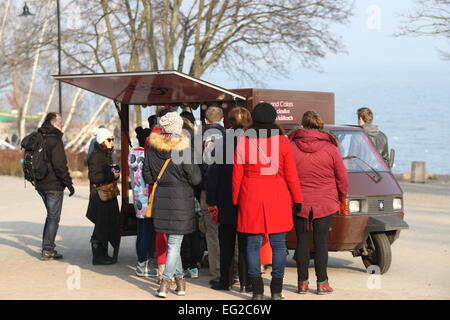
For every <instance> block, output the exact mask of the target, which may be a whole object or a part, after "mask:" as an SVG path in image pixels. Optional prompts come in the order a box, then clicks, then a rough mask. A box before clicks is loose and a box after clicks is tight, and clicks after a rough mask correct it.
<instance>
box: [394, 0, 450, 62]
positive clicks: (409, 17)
mask: <svg viewBox="0 0 450 320" xmlns="http://www.w3.org/2000/svg"><path fill="white" fill-rule="evenodd" d="M402 17H403V20H402V21H401V26H400V30H399V31H398V32H397V33H396V34H395V35H396V36H414V37H421V36H433V37H444V38H445V39H446V40H447V42H449V41H450V1H449V0H416V8H415V10H414V11H413V12H411V13H408V14H403V15H402ZM438 50H439V51H440V53H441V55H442V58H443V59H445V60H450V51H449V50H448V49H447V50H445V49H438Z"/></svg>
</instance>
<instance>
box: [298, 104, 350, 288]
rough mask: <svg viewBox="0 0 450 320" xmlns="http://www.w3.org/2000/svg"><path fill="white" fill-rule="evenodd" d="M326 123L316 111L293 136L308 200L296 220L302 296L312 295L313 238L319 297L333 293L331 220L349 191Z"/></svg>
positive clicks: (334, 142)
mask: <svg viewBox="0 0 450 320" xmlns="http://www.w3.org/2000/svg"><path fill="white" fill-rule="evenodd" d="M323 125H324V123H323V121H322V119H321V118H320V116H319V115H318V114H317V113H316V112H314V111H307V112H305V114H304V115H303V119H302V129H299V130H297V131H296V132H295V133H294V134H293V135H292V136H291V140H292V141H291V146H292V152H293V154H294V158H295V161H296V163H297V172H298V176H299V179H300V181H301V187H302V192H303V197H304V202H303V208H302V210H301V212H300V213H299V214H298V215H296V217H294V224H295V230H296V233H297V250H296V260H297V273H298V293H306V292H307V291H308V289H309V288H308V284H309V283H308V264H309V257H310V252H309V251H310V247H311V237H312V238H313V239H314V248H315V257H314V267H315V270H316V276H317V293H318V294H324V293H328V292H332V291H333V289H332V288H331V287H330V286H329V284H328V276H327V265H328V232H329V229H330V225H331V217H332V215H334V214H335V213H337V212H338V211H339V204H340V202H344V201H345V198H346V195H347V189H348V182H347V169H346V168H345V165H344V162H343V161H342V157H341V155H340V153H339V150H338V148H337V144H338V143H337V139H336V138H335V137H334V136H332V135H331V134H329V133H327V132H325V131H323V130H322V129H323Z"/></svg>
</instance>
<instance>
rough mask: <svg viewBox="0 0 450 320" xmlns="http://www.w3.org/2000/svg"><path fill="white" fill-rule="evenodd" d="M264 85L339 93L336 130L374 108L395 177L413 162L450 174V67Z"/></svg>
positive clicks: (334, 73)
mask: <svg viewBox="0 0 450 320" xmlns="http://www.w3.org/2000/svg"><path fill="white" fill-rule="evenodd" d="M442 65H444V66H448V67H447V68H445V67H442ZM206 80H208V81H212V82H213V83H215V84H217V85H222V86H223V87H225V88H235V87H237V86H238V84H237V83H236V81H234V80H233V79H229V78H226V77H225V76H223V75H222V76H217V75H209V77H208V78H207V79H206ZM262 80H263V81H264V84H263V85H255V86H253V87H264V88H268V89H286V90H305V91H326V92H334V94H335V123H336V124H357V117H356V110H357V109H358V108H360V107H364V106H367V107H369V108H371V109H372V111H373V113H374V122H373V123H374V124H375V125H378V126H379V128H380V130H382V131H383V132H384V133H385V134H386V135H387V137H388V141H389V148H390V149H394V150H395V153H396V155H395V165H394V168H393V172H394V173H404V172H408V171H411V164H412V162H413V161H424V162H425V164H426V170H427V172H428V173H434V174H450V61H449V62H448V64H442V63H440V64H438V65H436V66H433V65H429V66H424V65H420V66H415V65H414V64H409V65H408V64H405V65H403V66H397V65H392V64H390V65H380V66H376V67H375V66H372V67H367V65H361V67H358V66H356V67H355V66H352V67H343V66H342V67H339V66H337V67H327V68H326V70H322V71H320V72H319V71H317V70H310V69H302V70H294V71H291V72H290V73H289V75H286V76H284V75H283V76H276V77H271V76H266V77H265V78H263V79H262ZM239 86H241V87H242V86H244V87H252V84H251V83H250V84H248V83H247V84H239Z"/></svg>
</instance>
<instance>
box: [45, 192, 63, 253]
mask: <svg viewBox="0 0 450 320" xmlns="http://www.w3.org/2000/svg"><path fill="white" fill-rule="evenodd" d="M39 195H40V196H41V197H42V200H44V204H45V208H46V209H47V219H46V220H45V225H44V232H43V233H44V234H43V236H42V250H45V251H53V250H55V247H56V245H55V238H56V233H57V232H58V227H59V220H60V219H61V210H62V203H63V198H64V191H39Z"/></svg>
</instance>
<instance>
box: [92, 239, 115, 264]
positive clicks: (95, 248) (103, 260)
mask: <svg viewBox="0 0 450 320" xmlns="http://www.w3.org/2000/svg"><path fill="white" fill-rule="evenodd" d="M91 248H92V264H93V265H108V264H114V263H116V261H115V259H113V258H111V257H110V256H108V247H105V246H103V245H102V244H101V242H100V241H98V240H91Z"/></svg>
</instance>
